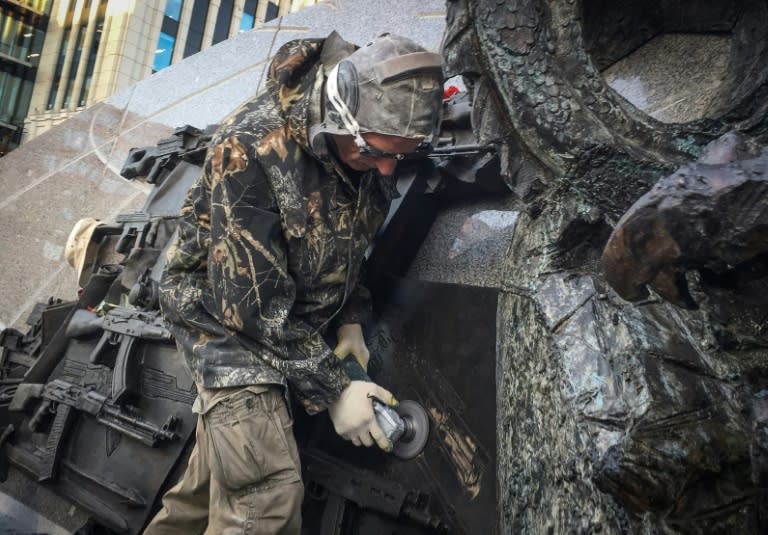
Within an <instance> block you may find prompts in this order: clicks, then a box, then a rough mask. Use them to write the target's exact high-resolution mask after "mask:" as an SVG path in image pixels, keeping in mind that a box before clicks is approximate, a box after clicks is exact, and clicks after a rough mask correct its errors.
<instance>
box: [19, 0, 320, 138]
mask: <svg viewBox="0 0 768 535" xmlns="http://www.w3.org/2000/svg"><path fill="white" fill-rule="evenodd" d="M315 2H316V0H150V1H141V0H53V5H52V7H51V10H50V20H49V23H48V30H47V32H46V37H45V44H44V46H43V49H42V52H41V55H40V59H39V66H38V69H37V76H36V79H35V83H34V88H33V91H32V96H31V100H30V105H29V111H28V113H27V117H26V120H25V123H24V136H23V141H27V140H29V139H32V138H34V137H36V136H38V135H40V134H42V133H43V132H45V131H47V130H49V129H50V128H52V127H53V126H55V125H57V124H59V123H60V122H62V121H64V120H65V119H67V118H69V117H70V116H72V115H73V114H75V113H77V112H78V111H80V110H82V109H84V108H86V107H88V106H90V105H91V104H93V103H95V102H99V101H100V100H103V99H105V98H106V97H108V96H110V95H112V94H114V93H117V92H118V91H121V90H122V89H125V88H127V87H129V86H131V85H133V84H134V83H136V82H138V81H139V80H142V79H144V78H146V77H147V76H149V75H151V74H152V73H153V72H156V71H158V70H161V69H163V68H165V67H167V66H169V65H171V64H173V63H177V62H179V61H181V60H182V59H184V58H185V57H188V56H190V55H192V54H195V53H196V52H199V51H200V50H203V49H205V48H208V47H209V46H212V45H214V44H216V43H218V42H220V41H223V40H224V39H227V38H228V37H231V36H233V35H236V34H237V33H239V32H242V31H249V30H250V29H252V28H253V27H254V26H256V25H258V24H260V23H262V22H266V21H269V20H271V19H273V18H275V17H278V16H282V15H284V14H286V13H288V12H290V11H296V10H298V9H301V8H302V7H305V6H307V5H311V4H314V3H315Z"/></svg>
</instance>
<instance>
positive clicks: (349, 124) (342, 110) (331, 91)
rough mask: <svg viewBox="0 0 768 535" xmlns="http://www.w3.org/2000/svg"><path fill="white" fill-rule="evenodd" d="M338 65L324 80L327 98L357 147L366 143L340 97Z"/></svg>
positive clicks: (355, 121) (358, 126)
mask: <svg viewBox="0 0 768 535" xmlns="http://www.w3.org/2000/svg"><path fill="white" fill-rule="evenodd" d="M338 78H339V65H338V64H337V65H336V66H335V67H334V68H333V70H331V72H330V73H329V74H328V81H327V82H326V92H327V93H328V100H329V101H330V102H331V105H332V106H333V107H334V108H335V109H336V112H337V113H338V114H339V117H340V118H341V122H342V123H343V124H344V128H346V129H347V131H349V133H350V134H352V136H354V138H355V143H356V144H357V146H358V147H365V146H366V145H367V143H366V142H365V140H364V139H363V136H361V135H360V125H359V124H358V123H357V120H356V119H355V117H354V115H352V112H351V111H349V108H348V107H347V103H346V102H344V99H342V98H341V95H340V94H339V83H338Z"/></svg>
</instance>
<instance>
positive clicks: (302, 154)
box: [160, 36, 394, 412]
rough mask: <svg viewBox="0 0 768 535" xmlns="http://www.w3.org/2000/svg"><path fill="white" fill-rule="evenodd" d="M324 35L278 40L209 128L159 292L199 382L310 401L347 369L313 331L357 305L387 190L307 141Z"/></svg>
mask: <svg viewBox="0 0 768 535" xmlns="http://www.w3.org/2000/svg"><path fill="white" fill-rule="evenodd" d="M336 37H337V36H336ZM338 41H340V39H338V38H337V40H336V42H338ZM325 42H326V40H322V39H307V40H300V41H292V42H290V43H288V44H286V45H285V46H283V47H282V48H281V49H280V50H279V51H278V53H277V54H276V56H275V58H274V60H273V62H272V64H271V66H270V69H269V75H268V82H267V91H266V92H265V93H262V94H261V95H259V96H257V97H255V98H254V99H253V100H251V101H249V102H247V103H246V104H245V105H243V106H242V107H241V108H240V109H238V110H237V111H235V112H234V113H233V114H232V115H231V116H230V117H229V118H228V119H227V120H226V121H225V122H224V123H223V124H222V126H221V127H220V128H219V130H218V132H217V133H216V135H215V136H214V139H213V141H212V144H211V149H210V150H209V152H208V155H207V158H206V161H205V164H204V167H203V173H202V175H201V177H200V179H199V180H198V181H197V182H196V183H195V185H194V186H193V187H192V189H191V190H190V192H189V194H188V196H187V199H186V201H185V204H184V207H183V209H182V214H181V219H180V226H179V232H178V237H177V239H176V241H175V242H174V243H173V245H172V246H171V248H170V249H169V251H168V255H167V265H166V269H165V273H164V274H163V279H162V281H161V297H160V301H161V306H162V310H163V314H164V316H165V318H166V320H167V321H168V322H169V324H170V328H171V331H172V332H173V334H174V336H175V337H176V341H177V343H178V345H179V346H180V348H181V350H182V351H183V352H184V354H185V357H186V359H187V362H188V363H189V365H190V368H191V370H192V373H193V375H194V377H195V380H196V382H197V383H198V385H201V386H204V387H206V388H221V387H230V386H243V385H253V384H267V383H278V384H286V383H287V384H289V385H290V387H291V389H292V390H293V391H294V392H295V393H296V394H297V395H298V397H299V398H300V399H301V400H302V402H303V403H304V405H305V407H306V409H307V410H308V411H309V412H316V411H319V410H321V409H322V408H324V407H326V406H327V405H328V404H329V403H331V402H333V401H335V400H336V399H337V398H338V396H339V394H340V393H341V390H342V389H343V388H344V387H345V386H346V385H347V384H348V383H349V378H348V377H347V375H346V373H345V372H344V370H343V367H342V366H340V365H339V362H338V359H337V358H336V357H335V356H334V354H333V352H332V350H331V348H330V347H329V346H328V345H327V344H326V342H325V340H324V338H323V335H324V333H325V331H326V330H327V329H328V328H329V326H330V325H331V323H332V322H333V324H334V325H338V324H343V323H360V322H363V321H364V320H365V319H366V315H367V313H368V311H367V309H368V307H369V303H368V301H369V296H368V295H367V291H366V290H365V289H364V288H363V287H361V286H360V285H359V284H358V279H359V277H360V272H361V266H362V263H363V257H364V253H365V250H366V248H367V247H368V245H369V243H370V241H371V240H372V238H373V236H374V234H375V233H376V231H377V230H378V228H379V226H380V225H381V223H382V222H383V221H384V218H385V216H386V213H387V211H388V209H389V205H390V201H391V198H392V196H393V195H392V193H393V191H394V190H393V184H392V183H391V181H390V182H386V181H387V180H388V179H384V178H382V177H380V176H378V175H375V174H374V173H373V172H370V171H369V172H367V173H363V174H361V175H359V176H358V177H357V178H355V179H353V178H352V177H351V176H348V175H347V174H345V170H344V168H342V167H341V166H340V164H339V163H338V162H337V161H336V160H335V158H333V157H332V156H331V155H330V154H328V153H327V152H326V151H318V150H313V149H312V148H311V147H310V143H309V137H308V136H309V133H308V132H309V126H310V124H311V121H313V120H316V119H317V118H318V117H319V110H320V108H319V106H320V97H319V95H321V91H320V88H321V87H322V83H323V80H324V72H327V70H328V67H327V66H326V67H325V68H323V63H322V61H323V60H324V59H325V58H328V57H333V54H328V53H327V52H328V51H327V50H326V54H323V48H324V46H323V45H324V43H325ZM342 43H343V41H342ZM344 44H345V45H347V47H349V50H348V51H347V52H346V53H347V54H348V53H349V52H351V50H353V48H351V45H348V44H347V43H344ZM327 48H329V46H326V49H327ZM336 55H337V56H338V50H337V54H336ZM336 61H338V59H336ZM331 67H332V65H331Z"/></svg>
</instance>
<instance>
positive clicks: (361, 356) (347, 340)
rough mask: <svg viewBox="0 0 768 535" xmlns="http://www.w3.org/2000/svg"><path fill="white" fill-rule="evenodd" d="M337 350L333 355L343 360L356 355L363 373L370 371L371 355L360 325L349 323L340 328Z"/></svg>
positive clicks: (337, 333)
mask: <svg viewBox="0 0 768 535" xmlns="http://www.w3.org/2000/svg"><path fill="white" fill-rule="evenodd" d="M336 339H337V340H338V343H337V344H336V349H334V350H333V354H334V355H336V356H337V357H338V358H340V359H343V358H344V357H346V356H347V355H349V354H350V353H351V354H352V355H354V357H355V360H357V362H359V363H360V366H361V367H362V368H363V371H366V372H367V371H368V359H370V357H371V354H370V353H369V352H368V346H366V345H365V339H364V338H363V328H362V327H361V326H360V324H359V323H348V324H346V325H342V326H341V327H339V330H337V331H336Z"/></svg>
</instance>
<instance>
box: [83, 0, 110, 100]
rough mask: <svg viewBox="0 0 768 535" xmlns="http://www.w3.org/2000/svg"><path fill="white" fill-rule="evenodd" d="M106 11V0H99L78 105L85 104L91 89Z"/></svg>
mask: <svg viewBox="0 0 768 535" xmlns="http://www.w3.org/2000/svg"><path fill="white" fill-rule="evenodd" d="M106 13H107V0H100V1H99V11H98V12H97V13H96V28H95V30H94V32H93V37H92V39H91V47H90V51H89V53H88V63H87V64H86V66H85V78H84V79H83V87H81V88H80V96H79V97H78V99H77V105H78V106H85V103H86V101H87V100H88V95H89V93H90V91H91V81H92V80H93V69H94V67H95V66H96V56H97V55H98V53H99V45H100V44H101V35H102V32H103V31H104V19H105V16H106Z"/></svg>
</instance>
